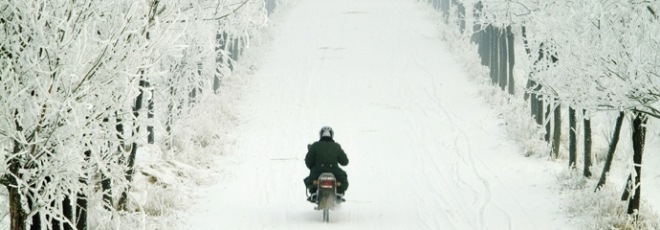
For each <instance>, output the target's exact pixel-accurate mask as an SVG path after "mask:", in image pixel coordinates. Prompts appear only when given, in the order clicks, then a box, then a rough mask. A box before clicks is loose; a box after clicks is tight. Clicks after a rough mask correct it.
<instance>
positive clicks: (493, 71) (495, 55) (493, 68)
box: [489, 26, 500, 85]
mask: <svg viewBox="0 0 660 230" xmlns="http://www.w3.org/2000/svg"><path fill="white" fill-rule="evenodd" d="M490 28H491V33H490V39H491V46H490V64H489V67H490V80H491V82H492V83H493V85H497V81H498V80H499V76H497V75H498V74H499V72H500V71H499V68H500V66H499V64H498V63H499V50H498V49H499V47H500V44H499V39H498V38H499V32H498V29H497V28H496V27H495V26H490Z"/></svg>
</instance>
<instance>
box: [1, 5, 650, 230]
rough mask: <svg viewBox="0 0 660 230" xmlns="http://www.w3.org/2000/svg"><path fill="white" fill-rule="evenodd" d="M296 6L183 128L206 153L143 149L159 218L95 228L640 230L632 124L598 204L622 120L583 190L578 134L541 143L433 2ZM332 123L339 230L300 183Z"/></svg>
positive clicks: (609, 120) (150, 199) (142, 188)
mask: <svg viewBox="0 0 660 230" xmlns="http://www.w3.org/2000/svg"><path fill="white" fill-rule="evenodd" d="M286 3H287V4H283V5H281V6H278V9H277V10H278V11H277V12H276V14H274V15H272V17H271V18H270V19H269V20H270V21H269V23H268V24H269V25H268V27H266V28H264V34H262V35H263V36H261V37H255V38H254V40H253V41H252V43H253V44H255V45H254V46H251V47H249V48H248V49H247V50H246V52H245V54H244V56H243V57H242V58H241V60H240V61H239V62H238V63H237V67H236V68H237V70H236V72H235V73H234V74H235V75H234V76H231V77H229V78H228V79H226V80H225V85H224V86H223V87H224V88H223V91H222V92H221V93H220V97H217V98H216V97H213V96H211V98H207V100H205V101H204V102H203V103H202V104H201V105H200V106H198V108H197V110H199V111H198V113H196V114H194V115H191V116H190V117H188V118H185V119H183V120H184V121H182V122H181V124H180V126H181V127H182V128H181V136H180V137H177V138H181V139H182V140H183V139H186V138H189V139H194V140H193V141H198V142H200V143H204V144H202V146H196V147H191V146H192V145H193V144H190V143H188V142H192V141H188V142H186V141H181V142H180V145H181V146H177V147H179V149H180V151H181V153H179V154H180V156H177V157H176V159H162V158H165V157H163V156H164V155H167V154H165V152H166V150H163V149H164V148H163V147H162V146H155V145H148V146H143V147H144V148H142V147H141V148H140V150H139V151H140V152H139V154H138V158H139V159H138V166H137V167H138V170H139V171H140V172H141V174H140V175H138V176H137V179H136V180H137V182H136V185H135V187H134V191H133V193H134V194H133V195H134V197H133V198H134V199H135V200H136V202H138V203H141V204H144V205H145V212H149V211H150V209H149V208H152V209H155V211H154V210H151V211H152V212H153V213H157V214H154V215H152V216H148V215H150V214H143V213H139V212H136V213H131V214H129V215H127V216H125V217H123V219H122V220H120V221H117V220H115V221H112V222H111V223H113V224H116V225H112V226H110V225H104V223H108V222H109V221H108V220H107V219H108V218H110V217H108V216H104V212H102V210H100V211H99V210H97V212H94V211H93V210H92V212H91V213H90V227H91V228H92V229H249V230H251V229H310V228H321V229H603V228H610V227H615V228H618V229H624V228H625V227H627V226H625V225H621V224H620V223H621V222H625V221H626V220H625V218H626V215H625V214H622V213H623V212H625V211H624V210H623V209H624V207H625V206H626V203H625V202H621V201H618V197H619V196H620V192H622V191H623V186H624V183H625V179H626V177H627V175H628V173H629V172H630V170H631V163H632V162H631V155H632V148H631V146H632V145H631V143H630V131H629V130H630V124H629V120H626V121H625V122H624V126H623V131H622V133H621V141H620V142H619V148H618V149H617V152H616V155H615V162H614V165H613V168H612V171H611V173H610V176H609V177H608V184H607V185H606V186H605V187H604V188H603V190H602V192H600V193H593V188H594V186H595V184H596V182H597V181H598V177H599V176H600V170H601V169H602V164H603V161H604V158H605V153H606V151H607V145H608V143H607V142H608V141H609V140H608V138H609V136H610V135H611V131H610V130H611V129H612V126H613V121H614V117H613V116H612V114H608V113H601V114H598V115H597V116H594V118H593V119H592V123H593V124H594V127H593V130H594V133H593V134H594V148H593V152H594V160H595V161H596V162H595V165H594V166H593V167H592V172H593V174H594V176H593V177H592V178H589V179H585V178H584V177H582V176H581V175H580V173H581V170H582V168H581V164H582V159H581V157H582V156H581V155H579V156H578V170H576V171H571V170H568V167H567V164H568V163H567V162H568V160H567V156H566V155H567V153H566V152H567V147H566V146H565V145H566V143H567V140H566V139H567V137H562V138H563V140H562V141H563V142H562V145H564V146H562V148H563V149H562V152H561V153H560V156H559V158H558V159H550V158H549V157H548V155H547V154H546V152H543V151H545V150H547V149H545V148H546V146H544V145H543V144H538V141H537V142H533V141H532V142H530V141H529V140H530V139H533V140H535V139H534V138H533V137H532V135H530V133H534V132H536V131H535V129H533V128H529V127H526V126H525V121H522V120H525V119H527V118H526V112H527V110H526V108H523V107H524V106H520V105H516V104H515V102H507V99H506V98H505V97H502V95H501V93H500V92H499V90H497V89H496V87H490V86H488V85H487V84H483V82H484V81H485V78H486V77H485V76H481V74H483V73H484V72H483V71H484V70H483V67H481V66H480V65H479V60H477V59H476V53H475V52H476V50H474V47H468V46H469V45H467V43H466V42H464V41H458V40H456V37H452V36H453V35H452V33H451V32H448V31H450V30H452V29H454V28H451V26H446V25H442V24H441V20H440V18H439V13H438V12H436V11H434V10H433V9H432V7H431V6H429V5H428V4H426V1H417V0H350V1H349V0H331V1H327V0H288V1H286ZM517 42H518V45H520V41H517ZM516 63H520V62H518V61H517V62H516ZM518 68H519V67H518ZM517 70H519V69H517ZM517 77H518V78H520V79H517V81H518V82H524V81H525V79H524V76H523V75H522V74H520V73H518V75H517ZM482 78H483V79H482ZM517 85H518V87H521V88H519V89H518V90H519V91H521V90H522V87H524V83H517ZM209 104H214V105H216V106H208V105H209ZM565 112H566V111H564V113H565ZM563 118H564V119H563V120H564V121H565V122H566V121H567V120H568V118H567V116H566V114H564V115H563ZM658 124H660V122H658V119H650V120H649V129H648V130H649V131H650V132H649V133H648V136H647V147H646V150H645V155H644V168H643V170H644V171H643V174H642V181H643V183H644V184H643V186H642V194H643V196H642V197H643V200H642V218H643V220H644V221H645V225H644V226H642V227H640V228H641V229H656V228H658V227H657V226H660V223H658V222H659V221H658V217H657V213H656V212H657V211H656V210H657V208H656V207H658V208H660V190H658V189H657V188H658V187H660V170H658V169H660V154H657V153H658V152H659V151H660V138H659V137H660V133H659V132H658V130H659V128H660V127H659V125H658ZM325 125H329V126H332V127H333V128H334V129H335V140H336V141H337V142H339V143H340V144H341V145H342V147H343V149H344V150H345V151H346V153H347V154H348V157H349V159H350V164H349V165H348V166H347V167H344V169H345V170H346V171H347V173H348V175H349V177H348V179H349V181H350V182H351V183H350V188H349V189H348V191H347V192H346V199H347V202H345V203H343V204H341V206H340V207H338V208H337V209H335V210H333V211H332V212H331V213H330V223H329V224H324V223H322V216H321V212H319V211H315V210H313V207H314V205H313V204H310V203H308V202H306V201H305V189H304V186H303V183H302V179H303V178H304V177H305V176H306V175H307V174H308V171H307V169H306V167H305V165H304V161H303V160H304V157H305V153H306V150H307V149H306V145H307V144H309V143H312V142H314V141H316V140H317V139H318V130H319V129H320V128H321V127H322V126H325ZM565 127H568V126H567V125H564V130H565ZM218 130H220V131H218ZM567 133H568V132H563V134H562V135H564V136H566V134H567ZM580 147H581V146H580ZM580 147H578V148H580ZM533 150H538V151H537V152H534V151H533ZM530 151H531V152H530ZM144 175H155V176H156V177H157V178H158V179H159V180H161V181H164V182H161V183H162V184H165V185H167V186H168V187H167V188H165V187H164V186H161V185H162V184H156V185H151V184H149V183H148V182H146V181H147V179H148V178H147V177H145V176H144ZM5 193H6V189H5V188H4V187H2V188H0V206H3V212H0V230H5V229H8V225H9V222H8V221H9V218H8V216H7V215H8V213H7V212H6V210H8V207H7V206H8V205H7V202H6V200H5V198H6V194H5ZM136 216H138V217H137V218H136ZM104 221H106V222H104ZM118 223H121V224H123V226H122V225H121V224H118ZM138 223H139V224H138ZM118 226H121V227H118ZM605 226H606V227H605Z"/></svg>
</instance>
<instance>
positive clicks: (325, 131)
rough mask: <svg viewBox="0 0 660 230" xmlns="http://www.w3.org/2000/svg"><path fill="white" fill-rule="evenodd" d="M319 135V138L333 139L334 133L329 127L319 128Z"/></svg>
mask: <svg viewBox="0 0 660 230" xmlns="http://www.w3.org/2000/svg"><path fill="white" fill-rule="evenodd" d="M319 135H320V136H321V137H330V138H333V137H334V136H335V131H333V130H332V128H330V126H324V127H323V128H321V131H319Z"/></svg>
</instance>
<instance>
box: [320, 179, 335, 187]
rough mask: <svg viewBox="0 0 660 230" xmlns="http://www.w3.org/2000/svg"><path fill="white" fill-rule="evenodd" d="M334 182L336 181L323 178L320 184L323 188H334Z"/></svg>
mask: <svg viewBox="0 0 660 230" xmlns="http://www.w3.org/2000/svg"><path fill="white" fill-rule="evenodd" d="M334 183H335V181H333V180H321V182H320V183H319V186H321V188H332V186H333V185H334Z"/></svg>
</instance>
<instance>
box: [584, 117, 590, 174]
mask: <svg viewBox="0 0 660 230" xmlns="http://www.w3.org/2000/svg"><path fill="white" fill-rule="evenodd" d="M585 114H586V110H585ZM590 168H591V120H590V118H584V172H583V175H584V176H585V177H591V169H590Z"/></svg>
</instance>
